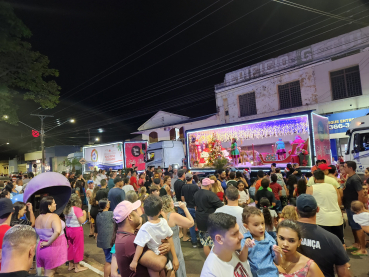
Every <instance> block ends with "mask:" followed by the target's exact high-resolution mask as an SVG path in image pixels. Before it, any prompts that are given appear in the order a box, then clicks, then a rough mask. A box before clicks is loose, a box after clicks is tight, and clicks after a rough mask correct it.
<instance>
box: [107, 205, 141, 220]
mask: <svg viewBox="0 0 369 277" xmlns="http://www.w3.org/2000/svg"><path fill="white" fill-rule="evenodd" d="M140 206H141V201H140V200H137V201H136V202H134V203H131V202H129V201H122V202H120V203H119V204H118V206H116V207H115V209H114V211H113V218H114V220H115V222H116V223H120V222H122V221H123V220H125V219H126V218H127V216H129V215H130V214H131V212H132V211H134V210H137V209H138V208H139V207H140Z"/></svg>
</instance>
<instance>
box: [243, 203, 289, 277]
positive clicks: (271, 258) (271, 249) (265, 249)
mask: <svg viewBox="0 0 369 277" xmlns="http://www.w3.org/2000/svg"><path fill="white" fill-rule="evenodd" d="M242 221H243V225H244V226H245V228H246V229H248V232H247V233H245V234H244V238H243V239H242V240H241V252H240V256H239V259H240V260H241V261H242V262H245V261H246V260H247V259H248V260H249V263H250V267H251V271H252V275H253V276H254V277H271V276H278V269H277V267H276V266H275V265H274V263H275V264H277V265H279V264H280V263H281V259H282V255H283V253H282V250H281V248H280V247H279V246H277V245H276V242H275V240H274V239H273V238H272V236H271V235H269V234H268V232H265V220H264V215H263V213H262V212H261V211H260V210H259V209H257V208H255V207H246V208H244V210H243V213H242Z"/></svg>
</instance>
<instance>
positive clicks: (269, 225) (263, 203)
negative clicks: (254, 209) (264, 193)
mask: <svg viewBox="0 0 369 277" xmlns="http://www.w3.org/2000/svg"><path fill="white" fill-rule="evenodd" d="M269 206H270V202H269V200H268V198H266V197H262V198H261V199H260V207H262V209H263V215H264V220H265V227H266V228H265V229H266V231H273V219H272V215H271V214H270V211H269V208H268V207H269Z"/></svg>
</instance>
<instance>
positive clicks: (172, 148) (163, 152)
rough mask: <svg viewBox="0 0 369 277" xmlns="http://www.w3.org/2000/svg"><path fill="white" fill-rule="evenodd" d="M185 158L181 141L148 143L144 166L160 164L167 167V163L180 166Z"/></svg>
mask: <svg viewBox="0 0 369 277" xmlns="http://www.w3.org/2000/svg"><path fill="white" fill-rule="evenodd" d="M184 158H185V154H184V148H183V143H182V142H181V141H173V140H166V141H159V142H155V143H151V144H149V147H148V149H147V156H146V168H147V167H149V166H155V167H158V166H160V167H161V168H168V166H169V165H172V166H173V165H178V167H181V166H182V165H183V161H184Z"/></svg>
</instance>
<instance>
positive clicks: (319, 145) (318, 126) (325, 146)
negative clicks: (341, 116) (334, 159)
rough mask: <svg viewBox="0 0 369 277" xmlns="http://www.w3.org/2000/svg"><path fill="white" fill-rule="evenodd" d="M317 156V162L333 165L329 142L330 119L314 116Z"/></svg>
mask: <svg viewBox="0 0 369 277" xmlns="http://www.w3.org/2000/svg"><path fill="white" fill-rule="evenodd" d="M312 117H313V129H314V131H313V134H314V137H313V138H314V145H315V155H316V159H317V160H326V161H327V163H328V164H331V142H330V140H329V131H328V118H327V117H324V116H321V115H317V114H314V113H313V114H312Z"/></svg>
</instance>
